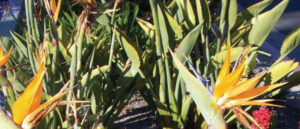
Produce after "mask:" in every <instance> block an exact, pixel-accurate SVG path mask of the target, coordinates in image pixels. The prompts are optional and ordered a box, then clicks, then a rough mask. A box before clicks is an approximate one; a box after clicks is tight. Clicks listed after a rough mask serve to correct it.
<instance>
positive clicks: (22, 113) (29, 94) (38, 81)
mask: <svg viewBox="0 0 300 129" xmlns="http://www.w3.org/2000/svg"><path fill="white" fill-rule="evenodd" d="M44 69H45V65H44V64H42V65H41V66H40V68H39V71H38V72H37V74H36V75H35V76H34V78H33V79H32V81H31V82H30V83H29V84H28V85H27V87H26V89H25V90H24V93H23V94H22V95H21V96H20V97H19V98H18V100H17V101H16V102H15V103H14V104H13V107H12V114H13V120H14V122H15V123H16V124H18V125H21V124H22V121H23V120H24V118H25V117H26V116H27V115H28V114H30V113H32V112H33V111H34V110H36V109H37V108H38V107H39V106H40V103H41V100H42V88H43V76H44V73H45V72H44V71H45V70H44Z"/></svg>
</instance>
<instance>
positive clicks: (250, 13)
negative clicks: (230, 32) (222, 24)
mask: <svg viewBox="0 0 300 129" xmlns="http://www.w3.org/2000/svg"><path fill="white" fill-rule="evenodd" d="M272 1H273V0H263V1H261V2H258V3H256V4H254V5H252V6H250V7H248V8H247V9H245V10H244V11H242V12H241V13H239V14H238V16H237V19H236V22H235V25H234V27H233V28H238V27H240V26H241V25H242V24H246V23H248V22H249V21H250V20H251V19H252V18H253V17H255V16H257V15H258V14H259V13H260V12H261V11H263V10H264V9H265V8H266V7H267V6H268V5H270V4H271V3H272Z"/></svg>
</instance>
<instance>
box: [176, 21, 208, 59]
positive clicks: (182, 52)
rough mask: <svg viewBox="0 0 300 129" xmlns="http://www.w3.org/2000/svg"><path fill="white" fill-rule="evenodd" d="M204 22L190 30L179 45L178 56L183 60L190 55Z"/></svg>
mask: <svg viewBox="0 0 300 129" xmlns="http://www.w3.org/2000/svg"><path fill="white" fill-rule="evenodd" d="M202 23H203V22H202ZM202 23H201V24H200V25H197V26H196V27H195V28H194V29H193V30H192V31H191V32H189V33H188V34H187V35H186V36H185V37H184V39H183V40H182V41H181V43H180V44H179V46H178V47H177V50H176V56H177V57H178V59H179V60H180V61H181V62H183V61H185V56H189V55H190V53H191V52H192V50H193V48H194V46H195V44H196V42H197V39H198V36H199V33H200V30H201V27H202Z"/></svg>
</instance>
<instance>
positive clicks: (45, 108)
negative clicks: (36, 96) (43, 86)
mask: <svg viewBox="0 0 300 129" xmlns="http://www.w3.org/2000/svg"><path fill="white" fill-rule="evenodd" d="M67 92H68V90H67V91H63V92H59V93H57V94H56V95H55V96H53V97H52V98H51V99H49V100H48V101H47V102H46V103H44V104H42V105H41V106H39V107H38V108H37V109H36V110H34V111H33V112H32V113H30V114H28V115H27V116H26V118H25V119H24V121H23V122H22V127H23V128H33V127H34V126H36V125H38V124H39V123H40V122H42V120H43V119H44V118H45V117H46V116H47V114H48V113H49V112H51V111H52V110H53V109H54V108H56V107H57V106H58V104H59V99H61V98H62V97H63V96H64V95H65V94H66V93H67Z"/></svg>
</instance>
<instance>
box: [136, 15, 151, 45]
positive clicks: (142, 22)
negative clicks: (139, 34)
mask: <svg viewBox="0 0 300 129" xmlns="http://www.w3.org/2000/svg"><path fill="white" fill-rule="evenodd" d="M137 23H138V24H139V25H140V27H142V29H143V30H144V31H145V33H146V34H147V35H148V36H149V37H150V38H151V39H152V40H154V26H153V25H152V24H151V23H149V22H147V21H145V20H143V19H137Z"/></svg>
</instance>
